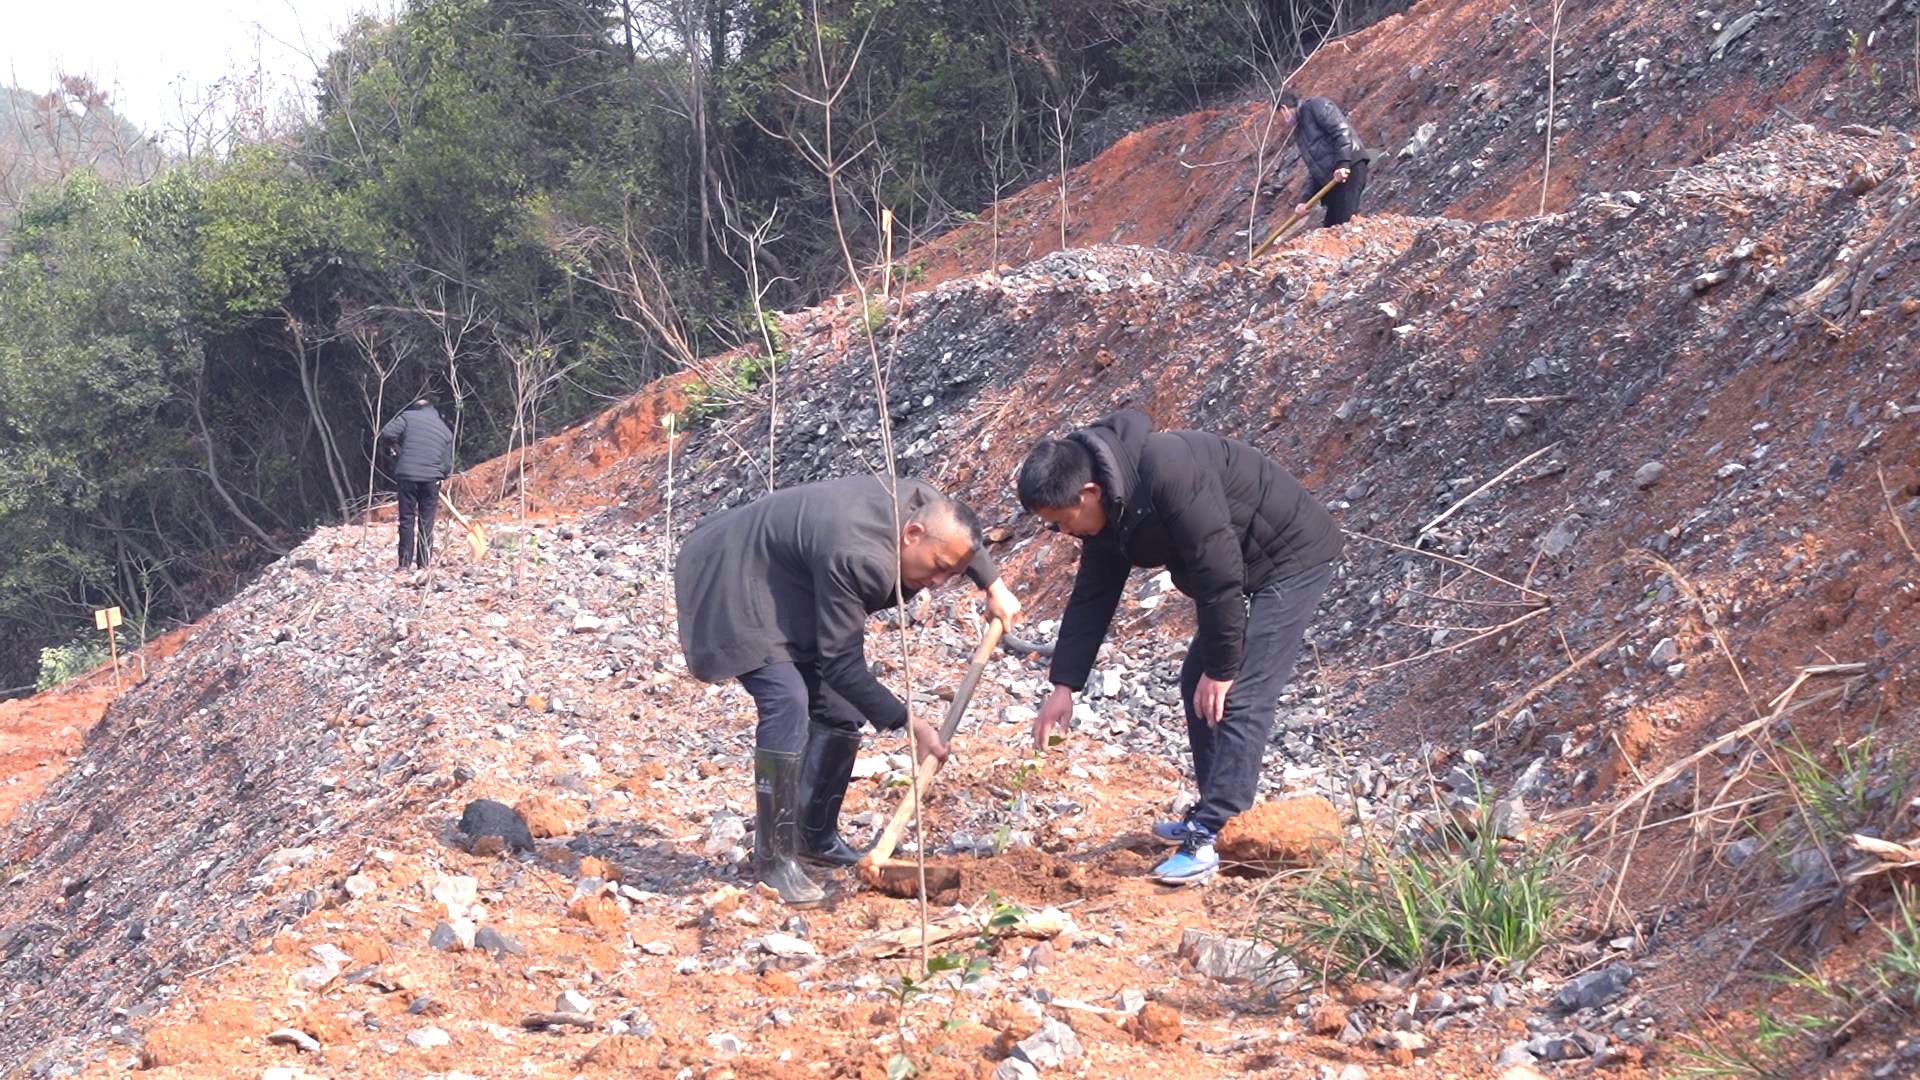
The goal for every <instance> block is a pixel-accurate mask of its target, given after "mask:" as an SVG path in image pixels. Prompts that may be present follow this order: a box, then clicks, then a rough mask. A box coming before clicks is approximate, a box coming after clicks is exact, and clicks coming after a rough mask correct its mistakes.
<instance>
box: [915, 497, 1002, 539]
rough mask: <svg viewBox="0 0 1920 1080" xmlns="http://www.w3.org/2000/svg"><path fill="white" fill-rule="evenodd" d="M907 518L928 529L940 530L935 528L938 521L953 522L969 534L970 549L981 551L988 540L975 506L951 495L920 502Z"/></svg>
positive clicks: (940, 522)
mask: <svg viewBox="0 0 1920 1080" xmlns="http://www.w3.org/2000/svg"><path fill="white" fill-rule="evenodd" d="M907 520H908V521H909V522H910V523H911V522H915V521H917V522H919V523H920V525H921V526H922V527H923V528H926V529H927V530H928V531H939V530H937V529H936V528H935V524H936V522H937V523H939V524H942V525H944V524H947V523H949V522H951V523H952V524H953V525H954V526H955V527H956V528H958V529H960V530H961V531H962V532H964V533H966V534H967V550H968V551H979V550H980V548H981V547H982V546H983V545H984V544H985V543H986V542H987V538H986V533H985V531H984V530H983V529H982V528H981V525H980V515H978V514H976V513H974V512H973V507H971V506H968V505H967V504H966V503H963V502H961V501H960V500H959V499H955V498H952V497H949V496H943V497H941V498H938V499H933V500H930V501H928V502H924V503H922V504H920V508H919V509H918V510H915V511H914V512H913V516H912V517H911V518H909V519H907Z"/></svg>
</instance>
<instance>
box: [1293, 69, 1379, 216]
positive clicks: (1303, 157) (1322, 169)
mask: <svg viewBox="0 0 1920 1080" xmlns="http://www.w3.org/2000/svg"><path fill="white" fill-rule="evenodd" d="M1279 114H1280V117H1279V118H1280V122H1281V123H1283V124H1288V125H1291V126H1292V128H1293V145H1294V146H1295V147H1297V148H1298V149H1299V151H1300V163H1301V164H1302V165H1304V166H1306V169H1307V186H1306V187H1305V189H1303V190H1302V191H1301V194H1300V202H1299V203H1298V204H1297V205H1296V206H1294V208H1293V210H1294V213H1296V214H1304V213H1306V212H1307V200H1308V199H1311V198H1313V196H1314V193H1315V192H1317V191H1319V190H1320V189H1321V188H1323V187H1325V186H1326V184H1327V181H1329V180H1338V181H1339V182H1340V183H1339V186H1337V187H1335V188H1334V189H1333V190H1332V191H1329V192H1327V197H1326V198H1325V199H1322V200H1321V201H1320V205H1321V206H1322V207H1324V208H1325V209H1326V216H1325V218H1324V219H1323V220H1324V222H1325V224H1326V225H1327V226H1328V227H1331V226H1334V225H1338V224H1340V223H1341V222H1343V221H1346V220H1347V219H1348V218H1351V217H1352V216H1353V215H1354V214H1355V213H1357V212H1358V211H1359V209H1360V196H1361V194H1363V193H1364V192H1365V191H1366V189H1367V169H1368V161H1369V160H1370V159H1371V157H1372V154H1371V153H1370V152H1369V151H1368V150H1367V148H1366V147H1365V146H1363V145H1361V143H1360V136H1358V135H1356V134H1354V131H1353V125H1352V124H1350V123H1348V122H1347V116H1346V114H1345V113H1343V112H1341V111H1340V107H1339V106H1338V105H1335V104H1334V103H1333V102H1331V101H1328V100H1327V99H1326V98H1323V97H1310V98H1302V97H1301V96H1300V95H1299V94H1296V93H1294V92H1293V91H1291V90H1282V91H1281V92H1280V102H1279Z"/></svg>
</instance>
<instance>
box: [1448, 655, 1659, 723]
mask: <svg viewBox="0 0 1920 1080" xmlns="http://www.w3.org/2000/svg"><path fill="white" fill-rule="evenodd" d="M1626 636H1627V632H1626V631H1625V630H1622V631H1620V632H1619V633H1617V634H1615V635H1613V636H1612V637H1610V638H1608V639H1607V640H1605V641H1603V642H1601V643H1600V644H1598V645H1596V646H1594V648H1593V649H1592V651H1590V652H1588V653H1587V654H1586V655H1584V656H1582V657H1581V658H1580V659H1578V660H1575V661H1574V662H1573V663H1571V664H1568V665H1567V666H1566V667H1564V668H1562V669H1561V670H1560V674H1558V675H1555V676H1554V677H1553V678H1551V679H1548V680H1547V681H1546V682H1543V683H1541V684H1540V685H1538V686H1536V687H1534V688H1533V689H1531V690H1529V691H1527V692H1526V693H1524V694H1521V695H1520V696H1519V697H1518V698H1517V699H1515V700H1514V701H1513V702H1512V703H1510V704H1508V705H1505V706H1503V707H1502V708H1501V709H1500V711H1499V712H1497V713H1494V714H1493V715H1492V716H1491V717H1489V718H1487V719H1485V720H1482V721H1481V722H1479V723H1478V724H1475V725H1473V730H1475V731H1485V730H1486V729H1487V728H1494V729H1496V733H1497V731H1498V728H1499V726H1500V725H1501V724H1503V723H1505V722H1506V720H1507V718H1508V717H1511V716H1512V715H1513V714H1514V713H1517V712H1519V711H1520V710H1521V709H1524V708H1526V707H1527V706H1528V705H1531V704H1533V703H1534V702H1536V701H1539V700H1540V696H1541V695H1542V694H1545V693H1546V692H1547V691H1549V690H1551V689H1553V688H1554V687H1556V686H1558V685H1560V683H1561V681H1562V680H1564V679H1565V678H1566V677H1567V676H1569V675H1572V674H1573V673H1574V672H1576V671H1579V670H1580V669H1581V668H1584V667H1586V666H1587V665H1588V664H1591V663H1593V662H1594V661H1595V660H1598V659H1600V657H1601V656H1602V655H1604V654H1605V653H1606V652H1607V650H1609V649H1611V648H1613V647H1614V646H1615V645H1618V644H1620V641H1621V639H1623V638H1625V637H1626Z"/></svg>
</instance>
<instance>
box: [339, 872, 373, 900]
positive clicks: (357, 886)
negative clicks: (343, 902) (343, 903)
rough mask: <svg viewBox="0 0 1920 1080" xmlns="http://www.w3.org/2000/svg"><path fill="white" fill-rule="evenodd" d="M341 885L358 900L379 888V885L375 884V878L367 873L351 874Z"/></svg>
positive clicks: (349, 894)
mask: <svg viewBox="0 0 1920 1080" xmlns="http://www.w3.org/2000/svg"><path fill="white" fill-rule="evenodd" d="M341 887H342V888H344V889H346V890H347V895H348V896H350V897H352V898H354V899H355V900H358V899H360V898H361V897H363V896H366V895H369V894H370V893H372V892H373V891H374V890H375V889H377V888H379V886H378V885H376V884H374V881H373V879H372V878H370V877H368V876H367V875H365V874H352V875H349V876H348V877H347V880H346V881H345V882H343V883H342V886H341Z"/></svg>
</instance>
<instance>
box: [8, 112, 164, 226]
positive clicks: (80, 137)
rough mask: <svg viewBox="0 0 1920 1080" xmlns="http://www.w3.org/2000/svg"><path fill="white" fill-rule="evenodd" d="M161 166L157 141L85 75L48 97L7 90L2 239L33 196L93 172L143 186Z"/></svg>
mask: <svg viewBox="0 0 1920 1080" xmlns="http://www.w3.org/2000/svg"><path fill="white" fill-rule="evenodd" d="M161 163H162V162H161V153H160V150H159V148H158V147H157V146H155V145H154V143H153V141H152V140H151V139H150V138H149V137H148V136H147V135H146V134H145V133H143V132H142V131H141V130H140V129H139V128H138V127H137V126H135V125H134V124H133V123H131V122H130V121H128V120H127V119H126V118H125V117H123V116H121V115H119V114H118V113H116V112H115V111H114V110H113V107H112V104H111V102H110V101H109V100H108V97H107V94H106V92H105V91H103V90H101V89H100V88H99V87H97V86H95V85H94V84H93V82H92V80H90V79H88V78H86V77H85V76H81V75H68V76H64V77H62V78H61V79H60V80H59V82H58V85H57V86H55V87H54V88H53V89H51V90H48V91H46V92H45V93H40V92H35V91H31V90H26V89H23V88H21V87H18V86H13V87H0V236H4V235H5V233H6V230H7V228H8V227H9V226H10V225H11V224H12V217H13V215H14V214H15V213H16V212H17V211H18V209H19V208H20V205H21V203H22V202H23V201H24V200H25V199H26V197H27V196H28V195H29V194H31V193H32V192H33V191H35V190H37V189H39V188H42V187H45V186H47V185H49V184H53V183H57V182H58V181H59V180H60V178H61V177H64V176H68V175H71V174H72V173H74V172H77V171H79V170H81V169H88V170H92V171H94V172H97V173H98V174H100V175H101V176H103V177H106V178H108V179H111V180H114V181H117V182H121V183H138V182H140V181H144V180H146V179H148V178H150V177H152V176H153V175H154V174H155V173H156V172H158V171H159V169H160V166H161Z"/></svg>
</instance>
